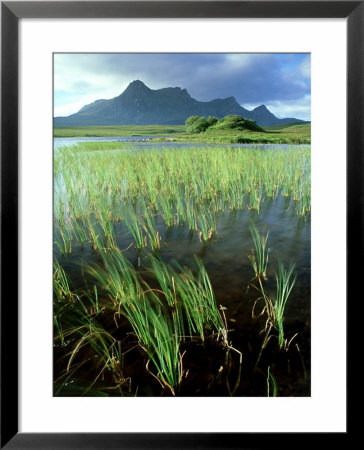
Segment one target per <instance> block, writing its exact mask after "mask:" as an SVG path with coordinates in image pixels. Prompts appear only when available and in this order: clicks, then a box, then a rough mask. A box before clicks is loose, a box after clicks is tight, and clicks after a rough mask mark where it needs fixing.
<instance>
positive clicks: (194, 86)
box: [54, 53, 311, 120]
mask: <svg viewBox="0 0 364 450" xmlns="http://www.w3.org/2000/svg"><path fill="white" fill-rule="evenodd" d="M133 80H141V81H143V82H144V83H145V84H146V85H147V86H148V87H150V88H151V89H160V88H164V87H175V86H179V87H181V88H186V89H187V91H188V92H189V94H190V95H191V96H192V97H193V98H195V99H196V100H199V101H209V100H213V99H215V98H226V97H230V96H234V97H235V98H236V100H237V101H238V103H240V104H241V105H242V106H244V107H245V108H247V109H253V108H255V107H256V106H259V105H262V104H264V105H266V106H267V107H268V109H269V110H270V111H271V112H272V113H273V114H275V115H276V116H277V117H279V118H283V117H295V118H298V119H304V120H310V114H311V59H310V55H309V54H302V53H301V54H297V53H295V54H276V53H274V54H273V53H270V54H222V53H218V54H217V53H208V54H197V53H186V54H183V53H180V54H166V53H164V54H151V53H149V54H140V53H139V54H111V53H110V54H55V55H54V115H55V116H67V115H70V114H72V113H75V112H77V111H79V110H80V109H81V108H82V106H84V105H86V104H88V103H91V102H93V101H95V100H98V99H110V98H113V97H116V96H118V95H120V94H121V93H122V92H123V91H124V89H125V88H126V87H127V86H128V84H129V83H130V82H131V81H133Z"/></svg>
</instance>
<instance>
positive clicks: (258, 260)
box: [248, 222, 270, 280]
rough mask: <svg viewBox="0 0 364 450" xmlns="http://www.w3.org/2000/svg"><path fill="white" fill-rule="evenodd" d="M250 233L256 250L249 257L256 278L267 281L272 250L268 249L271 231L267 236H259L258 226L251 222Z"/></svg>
mask: <svg viewBox="0 0 364 450" xmlns="http://www.w3.org/2000/svg"><path fill="white" fill-rule="evenodd" d="M250 233H251V235H252V238H253V242H254V248H253V249H252V250H251V254H250V255H248V258H249V261H250V262H251V265H252V266H253V269H254V273H255V276H256V278H259V279H260V278H263V279H264V280H266V279H267V267H268V260H269V251H270V249H269V248H267V241H268V236H269V231H267V233H266V234H265V235H264V234H259V231H258V230H257V228H256V226H255V225H254V223H253V222H251V224H250Z"/></svg>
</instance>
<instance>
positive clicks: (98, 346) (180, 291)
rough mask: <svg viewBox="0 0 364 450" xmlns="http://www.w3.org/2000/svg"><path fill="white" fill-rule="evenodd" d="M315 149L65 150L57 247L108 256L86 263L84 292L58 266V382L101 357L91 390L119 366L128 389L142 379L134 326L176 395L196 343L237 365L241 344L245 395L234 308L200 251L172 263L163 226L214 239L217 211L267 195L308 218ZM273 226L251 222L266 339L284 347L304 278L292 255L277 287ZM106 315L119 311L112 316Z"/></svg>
mask: <svg viewBox="0 0 364 450" xmlns="http://www.w3.org/2000/svg"><path fill="white" fill-rule="evenodd" d="M98 150H101V151H98ZM309 158H310V152H309V150H308V149H290V150H285V151H280V150H275V151H257V150H256V149H235V148H234V149H223V148H215V147H210V148H189V149H168V150H161V151H155V150H149V151H134V150H132V149H131V148H129V149H128V148H126V147H124V148H123V149H120V145H117V144H115V143H113V144H112V145H111V144H110V145H109V144H106V143H102V144H99V143H92V145H88V144H85V145H79V146H77V147H75V148H71V149H69V148H67V149H61V150H60V151H59V152H58V153H56V155H55V163H54V177H55V193H54V205H55V211H54V216H55V217H54V223H55V227H54V228H55V234H54V236H55V238H54V241H55V248H56V250H57V252H58V253H59V254H62V255H63V257H64V258H69V257H70V256H69V255H70V254H72V252H73V251H74V249H75V248H76V247H77V246H80V247H84V246H89V247H90V248H91V249H92V250H93V251H94V252H96V255H94V256H95V260H98V263H97V264H95V265H93V266H92V267H90V266H88V264H87V261H86V262H84V263H83V270H85V271H86V272H87V273H88V275H91V276H92V280H93V282H92V283H91V286H87V287H86V288H85V289H84V290H83V291H80V292H73V291H72V288H71V287H70V284H69V280H68V278H67V275H66V273H65V272H64V270H63V269H61V267H60V266H59V264H57V263H56V264H55V266H54V280H53V281H54V292H55V294H54V302H55V303H54V305H55V306H54V327H55V341H56V342H57V345H58V344H59V343H60V344H61V346H65V348H67V354H66V356H65V357H66V358H67V364H66V369H65V372H64V373H63V375H62V376H61V379H60V380H58V381H57V383H58V382H59V383H60V384H63V385H65V383H68V382H70V380H72V378H73V377H74V376H76V374H77V373H78V372H79V371H82V370H83V368H84V367H88V365H90V364H91V363H92V364H93V366H94V369H93V371H92V376H93V379H92V380H91V382H90V384H89V385H88V386H86V387H85V393H91V392H92V391H93V390H94V389H95V390H97V385H98V382H99V381H100V380H101V379H103V378H105V377H107V376H108V375H107V374H111V376H112V378H113V380H114V387H115V389H119V390H120V393H121V395H123V392H124V389H126V390H128V389H129V388H130V380H128V379H126V378H125V377H124V371H123V355H124V353H123V352H124V351H128V350H125V349H122V343H121V340H120V336H119V335H121V334H122V335H124V336H125V335H128V336H132V337H133V339H134V343H135V345H136V346H137V348H138V352H140V355H142V356H141V359H142V361H143V363H144V368H145V370H146V371H147V372H148V373H149V375H150V376H151V377H154V379H156V380H157V381H158V383H159V384H160V385H161V386H162V387H163V388H164V389H166V390H167V391H168V392H170V393H171V394H172V395H177V394H178V393H179V389H180V385H181V381H182V379H183V377H184V376H186V374H185V373H184V367H183V363H184V348H185V346H186V345H187V344H193V343H198V345H200V346H201V348H205V346H207V343H209V342H211V341H214V343H215V344H216V345H217V346H220V348H223V349H225V351H226V362H225V364H226V366H229V365H230V364H231V361H232V357H231V354H232V352H234V351H235V352H236V354H237V355H239V370H238V373H237V380H236V382H235V383H234V385H233V387H232V388H230V385H228V390H229V393H230V395H234V393H235V392H236V389H237V388H238V387H239V382H240V375H241V370H242V369H241V367H242V354H241V353H240V352H239V350H237V349H235V348H234V347H233V346H232V343H231V342H230V341H229V339H228V327H227V320H226V317H225V312H224V308H223V307H221V305H217V303H216V298H215V295H214V292H213V289H212V285H211V281H210V279H209V276H208V273H207V271H206V268H205V267H204V265H203V264H202V262H201V261H200V260H199V259H194V260H193V262H192V263H191V266H190V267H187V266H185V265H181V264H178V263H177V262H169V263H168V264H167V263H166V262H165V261H163V259H162V258H161V257H160V254H163V253H162V252H161V250H163V249H162V247H163V245H164V244H165V242H164V241H163V239H162V237H163V238H164V232H165V230H167V229H168V228H172V227H175V226H177V225H181V226H186V229H187V228H188V229H189V231H190V233H191V235H193V234H194V235H195V236H197V237H198V238H199V239H200V241H201V244H200V245H202V246H203V248H204V249H205V248H206V247H207V246H208V245H210V244H211V245H213V243H214V240H212V239H211V238H212V237H213V236H215V235H216V236H217V239H218V238H219V235H218V229H217V225H216V215H217V214H221V213H222V214H223V213H225V212H229V211H233V210H241V209H243V208H249V209H254V210H256V211H257V212H256V213H254V214H257V213H258V214H259V211H260V207H261V205H262V203H263V202H264V199H265V198H266V197H269V198H278V197H286V198H287V201H288V202H289V205H290V207H293V208H295V211H296V213H297V214H300V215H301V216H302V218H304V217H305V215H306V214H309V212H310V179H309V176H308V175H309V169H308V167H309V166H308V163H307V160H308V159H309ZM117 224H119V225H121V226H120V228H119V230H120V229H122V230H123V233H124V232H125V236H126V239H127V240H129V242H130V245H129V246H128V247H127V248H129V247H132V246H134V247H135V248H136V252H137V256H138V267H135V266H134V265H133V264H132V263H131V262H130V261H129V260H128V259H127V257H126V256H125V255H126V254H127V253H126V252H123V251H121V250H120V249H119V247H118V243H117V242H118V241H117V235H116V231H115V230H116V228H115V227H116V225H117ZM124 230H125V231H124ZM118 232H119V231H118ZM268 234H269V233H268V232H267V233H266V234H260V233H259V232H258V230H257V228H256V227H255V225H254V224H252V225H251V235H252V239H253V242H254V250H253V251H252V253H251V254H250V255H249V260H250V262H251V264H252V267H253V269H254V273H255V277H256V279H257V280H258V282H259V288H258V290H259V291H260V292H261V295H262V298H263V299H264V310H263V312H264V313H265V314H266V315H267V319H266V328H265V338H264V342H263V345H262V350H263V348H265V346H266V344H267V342H268V341H269V340H270V338H271V336H272V333H271V332H272V330H273V329H276V330H277V331H278V341H279V346H280V348H287V346H289V342H287V339H286V338H285V336H284V329H283V321H284V311H285V308H286V304H287V300H288V297H289V295H290V293H291V290H292V288H293V285H294V282H295V278H293V279H292V276H293V275H292V272H293V267H291V268H289V269H288V270H286V269H284V267H283V265H282V266H279V270H278V273H277V274H276V295H275V296H270V295H268V294H267V293H266V292H265V289H264V286H263V282H264V281H265V280H266V272H267V267H268V259H269V258H268V257H269V249H268V248H267V239H268ZM123 239H124V237H123ZM209 241H210V242H209ZM135 265H136V264H135ZM94 284H95V285H94ZM253 309H254V308H253ZM106 317H107V318H108V320H109V319H110V317H111V318H112V320H111V321H109V322H108V323H107V326H106V325H105V323H106V322H107V321H106V320H105V318H106ZM110 322H111V324H112V326H111V325H110ZM291 340H292V339H291ZM290 342H291V341H290ZM258 359H259V358H258ZM224 370H226V368H225V369H224ZM234 373H235V372H234ZM149 375H148V376H149ZM268 377H269V376H268ZM270 382H271V383H272V380H271V381H270ZM273 391H274V390H273Z"/></svg>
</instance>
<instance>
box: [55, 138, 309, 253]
mask: <svg viewBox="0 0 364 450" xmlns="http://www.w3.org/2000/svg"><path fill="white" fill-rule="evenodd" d="M92 144H93V145H92V146H91V147H90V143H86V144H83V145H78V146H75V147H71V148H64V149H59V150H57V152H56V155H55V164H54V177H55V195H54V205H55V211H54V213H55V245H56V247H57V248H58V251H59V252H60V253H61V254H65V255H68V254H70V253H71V252H72V249H73V248H74V247H75V246H76V245H80V246H84V245H86V244H87V243H88V242H89V243H90V245H91V246H92V248H93V249H94V250H96V251H98V250H99V249H102V251H105V250H107V249H110V248H113V247H115V245H116V242H115V230H114V227H113V224H115V223H118V222H121V223H124V224H125V225H126V226H127V227H128V229H129V232H130V235H131V237H132V239H133V241H134V243H135V246H136V247H137V248H138V249H140V250H141V249H143V248H145V247H147V246H148V245H150V246H151V247H152V249H153V250H159V249H160V246H161V244H162V243H161V240H160V233H158V234H157V230H156V228H155V226H154V223H153V217H155V216H156V215H159V216H160V217H161V218H162V220H163V222H164V225H165V226H166V227H167V228H168V227H172V226H175V225H184V224H187V225H188V227H189V229H190V230H191V231H193V232H194V233H197V234H198V236H199V237H200V239H201V240H202V241H203V242H207V241H208V240H209V239H211V237H212V236H213V235H214V234H216V233H218V230H217V229H216V214H217V213H219V212H225V211H227V210H240V209H242V208H244V207H246V208H249V209H253V210H256V211H257V212H258V213H259V211H260V208H261V205H262V203H263V202H264V198H265V197H271V198H277V197H279V196H283V197H286V198H288V199H291V200H292V204H291V207H294V208H295V210H296V212H297V214H299V215H301V216H302V217H304V216H305V215H306V214H308V213H309V212H310V164H309V159H310V150H309V149H307V148H299V149H293V148H292V149H286V150H277V149H275V150H256V149H250V148H244V149H239V148H231V149H226V148H216V147H211V148H208V147H206V148H188V149H178V150H177V149H173V148H171V149H163V150H160V151H157V150H149V152H147V151H140V150H138V151H134V152H133V151H132V150H131V148H122V149H120V148H117V147H116V148H115V149H113V147H114V146H115V143H112V144H113V145H111V144H110V143H92ZM109 144H110V145H109ZM98 145H99V146H100V148H101V147H102V148H103V150H102V152H98V151H96V150H97V148H98V147H97V146H98ZM119 147H120V146H119ZM88 150H90V151H88ZM90 216H92V217H93V218H94V219H93V220H92V221H91V220H90Z"/></svg>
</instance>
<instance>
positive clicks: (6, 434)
mask: <svg viewBox="0 0 364 450" xmlns="http://www.w3.org/2000/svg"><path fill="white" fill-rule="evenodd" d="M109 17H110V18H111V17H112V18H117V17H120V18H233V17H234V18H237V17H242V18H268V19H269V18H292V19H294V18H346V20H347V80H348V83H347V111H348V113H347V180H348V182H347V204H346V217H347V298H346V305H347V313H348V318H349V319H350V321H351V327H352V328H357V327H359V326H360V325H359V323H356V322H358V320H359V317H360V316H357V317H356V320H355V319H353V317H352V315H351V312H350V311H351V310H353V309H354V308H356V305H355V300H358V299H355V298H351V297H354V296H355V293H356V288H355V285H356V283H354V281H357V280H360V279H361V275H362V268H363V264H362V262H359V263H358V259H357V257H355V256H354V255H355V254H356V255H357V252H358V249H359V257H360V258H361V257H362V249H363V245H362V234H363V211H364V209H363V198H364V197H363V183H362V173H363V148H364V1H239V0H238V1H167V2H166V1H160V2H158V1H116V2H115V1H114V2H102V1H92V2H89V1H86V2H85V1H79V2H77V1H71V2H62V1H60V2H47V1H38V2H33V1H27V2H22V1H8V2H7V1H5V2H1V291H0V292H1V448H6V449H86V448H87V449H144V448H153V449H164V448H168V449H185V448H186V449H187V448H196V449H205V448H211V449H230V448H268V447H271V446H276V445H278V444H279V446H280V447H281V448H282V447H284V448H288V447H293V446H294V447H295V448H297V446H298V447H303V446H306V447H307V446H308V445H310V444H311V442H312V443H314V444H315V445H321V444H325V445H327V444H328V438H329V437H330V438H331V439H332V438H334V439H335V443H336V444H337V445H340V446H343V445H345V446H348V440H349V438H350V439H351V438H352V436H353V432H354V426H353V424H352V421H351V417H352V416H351V411H352V409H351V408H350V407H349V406H350V405H349V404H348V405H347V406H348V408H347V411H348V413H347V432H346V433H332V434H330V436H328V435H327V434H325V433H316V434H315V436H314V437H313V436H312V435H311V434H310V433H303V434H299V435H298V434H297V433H285V434H284V436H282V434H281V433H275V434H273V433H168V432H166V433H136V434H130V433H94V434H93V433H82V434H81V433H63V434H62V433H57V434H55V433H35V434H32V433H19V432H18V412H19V411H18V406H17V405H18V401H19V397H18V337H17V336H18V331H19V330H18V324H17V323H16V322H17V321H16V320H14V319H13V318H17V317H18V305H17V301H16V300H17V298H18V288H17V287H18V282H19V280H18V270H17V267H18V252H19V250H20V249H19V244H18V182H19V179H18V78H19V72H18V70H19V69H18V51H19V47H18V21H19V19H22V18H109ZM342 207H343V208H344V207H345V206H344V205H342ZM354 249H355V250H356V252H355V254H354V251H353V250H354ZM349 298H351V300H354V305H352V306H351V307H350V308H349V301H348V299H349ZM10 300H11V301H10ZM9 318H10V319H9ZM360 318H361V317H360ZM347 329H348V327H347ZM347 337H348V341H347V344H348V345H347V349H348V355H349V354H350V353H349V352H350V349H351V348H352V344H353V340H352V338H351V335H350V334H348V336H347ZM349 361H350V358H348V359H347V374H348V376H349V375H351V372H350V365H349ZM333 395H335V394H334V393H333ZM348 399H350V395H349V392H348ZM348 448H350V447H348Z"/></svg>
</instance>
